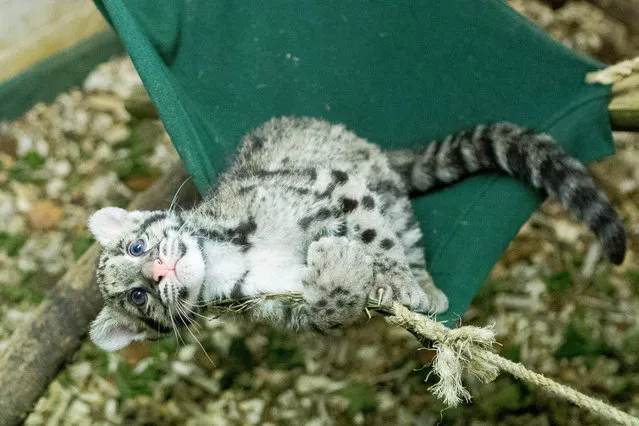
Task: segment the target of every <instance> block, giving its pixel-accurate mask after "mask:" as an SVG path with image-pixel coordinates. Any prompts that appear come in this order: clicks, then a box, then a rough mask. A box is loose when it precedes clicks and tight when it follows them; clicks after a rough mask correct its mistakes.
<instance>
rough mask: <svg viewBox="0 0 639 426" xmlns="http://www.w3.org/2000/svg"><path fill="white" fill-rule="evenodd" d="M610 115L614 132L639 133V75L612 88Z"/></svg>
mask: <svg viewBox="0 0 639 426" xmlns="http://www.w3.org/2000/svg"><path fill="white" fill-rule="evenodd" d="M608 113H609V114H610V123H611V125H612V128H613V130H628V131H639V74H636V75H632V76H630V77H627V78H625V79H623V80H621V81H619V82H617V83H615V84H614V85H613V86H612V99H611V100H610V104H609V105H608Z"/></svg>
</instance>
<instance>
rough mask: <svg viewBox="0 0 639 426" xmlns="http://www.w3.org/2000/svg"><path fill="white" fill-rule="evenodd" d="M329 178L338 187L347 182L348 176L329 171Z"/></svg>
mask: <svg viewBox="0 0 639 426" xmlns="http://www.w3.org/2000/svg"><path fill="white" fill-rule="evenodd" d="M331 176H333V180H334V181H335V182H336V183H337V184H338V185H343V184H345V183H346V182H347V181H348V174H347V173H346V172H343V171H341V170H331Z"/></svg>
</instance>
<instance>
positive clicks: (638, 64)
mask: <svg viewBox="0 0 639 426" xmlns="http://www.w3.org/2000/svg"><path fill="white" fill-rule="evenodd" d="M637 72H639V56H638V57H636V58H633V59H628V60H625V61H622V62H619V63H618V64H614V65H611V66H609V67H606V68H604V69H602V70H598V71H593V72H589V73H588V74H586V82H587V83H591V84H592V83H599V84H613V83H617V82H618V81H621V80H623V79H625V78H627V77H630V76H631V75H633V74H635V73H637Z"/></svg>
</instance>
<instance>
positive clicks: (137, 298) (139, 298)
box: [129, 288, 146, 306]
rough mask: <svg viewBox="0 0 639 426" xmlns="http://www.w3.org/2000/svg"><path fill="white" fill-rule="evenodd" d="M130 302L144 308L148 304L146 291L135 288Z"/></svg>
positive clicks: (130, 296) (130, 294)
mask: <svg viewBox="0 0 639 426" xmlns="http://www.w3.org/2000/svg"><path fill="white" fill-rule="evenodd" d="M129 300H131V303H133V304H134V305H136V306H144V304H145V303H146V291H144V289H142V288H134V289H133V290H131V293H129Z"/></svg>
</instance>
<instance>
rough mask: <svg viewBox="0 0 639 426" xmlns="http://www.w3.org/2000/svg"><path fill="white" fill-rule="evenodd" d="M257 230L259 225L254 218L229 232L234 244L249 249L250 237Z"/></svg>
mask: <svg viewBox="0 0 639 426" xmlns="http://www.w3.org/2000/svg"><path fill="white" fill-rule="evenodd" d="M256 229H257V223H255V220H254V219H253V218H250V219H249V220H247V221H245V222H242V223H240V224H239V225H238V226H237V228H235V229H231V230H229V235H230V237H231V242H232V243H233V244H237V245H239V246H243V247H245V249H248V248H249V247H250V244H249V241H248V239H249V236H250V235H251V234H252V233H253V232H255V230H256Z"/></svg>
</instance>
